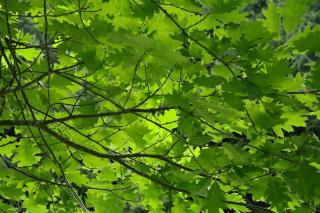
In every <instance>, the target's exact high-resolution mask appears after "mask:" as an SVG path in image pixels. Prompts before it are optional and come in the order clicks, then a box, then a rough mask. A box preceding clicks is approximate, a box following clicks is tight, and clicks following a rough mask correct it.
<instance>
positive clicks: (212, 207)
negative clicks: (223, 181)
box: [203, 182, 225, 213]
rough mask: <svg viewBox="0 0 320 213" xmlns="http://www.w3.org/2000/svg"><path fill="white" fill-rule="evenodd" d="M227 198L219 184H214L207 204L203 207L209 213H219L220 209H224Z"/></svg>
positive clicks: (209, 192)
mask: <svg viewBox="0 0 320 213" xmlns="http://www.w3.org/2000/svg"><path fill="white" fill-rule="evenodd" d="M224 200H225V197H224V194H223V191H222V190H221V189H220V186H219V184H218V183H216V182H214V183H213V184H212V185H211V188H210V190H209V191H208V195H207V199H206V202H205V204H204V206H203V208H204V209H207V210H208V213H219V209H221V208H224V207H225V204H224V202H223V201H224Z"/></svg>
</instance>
